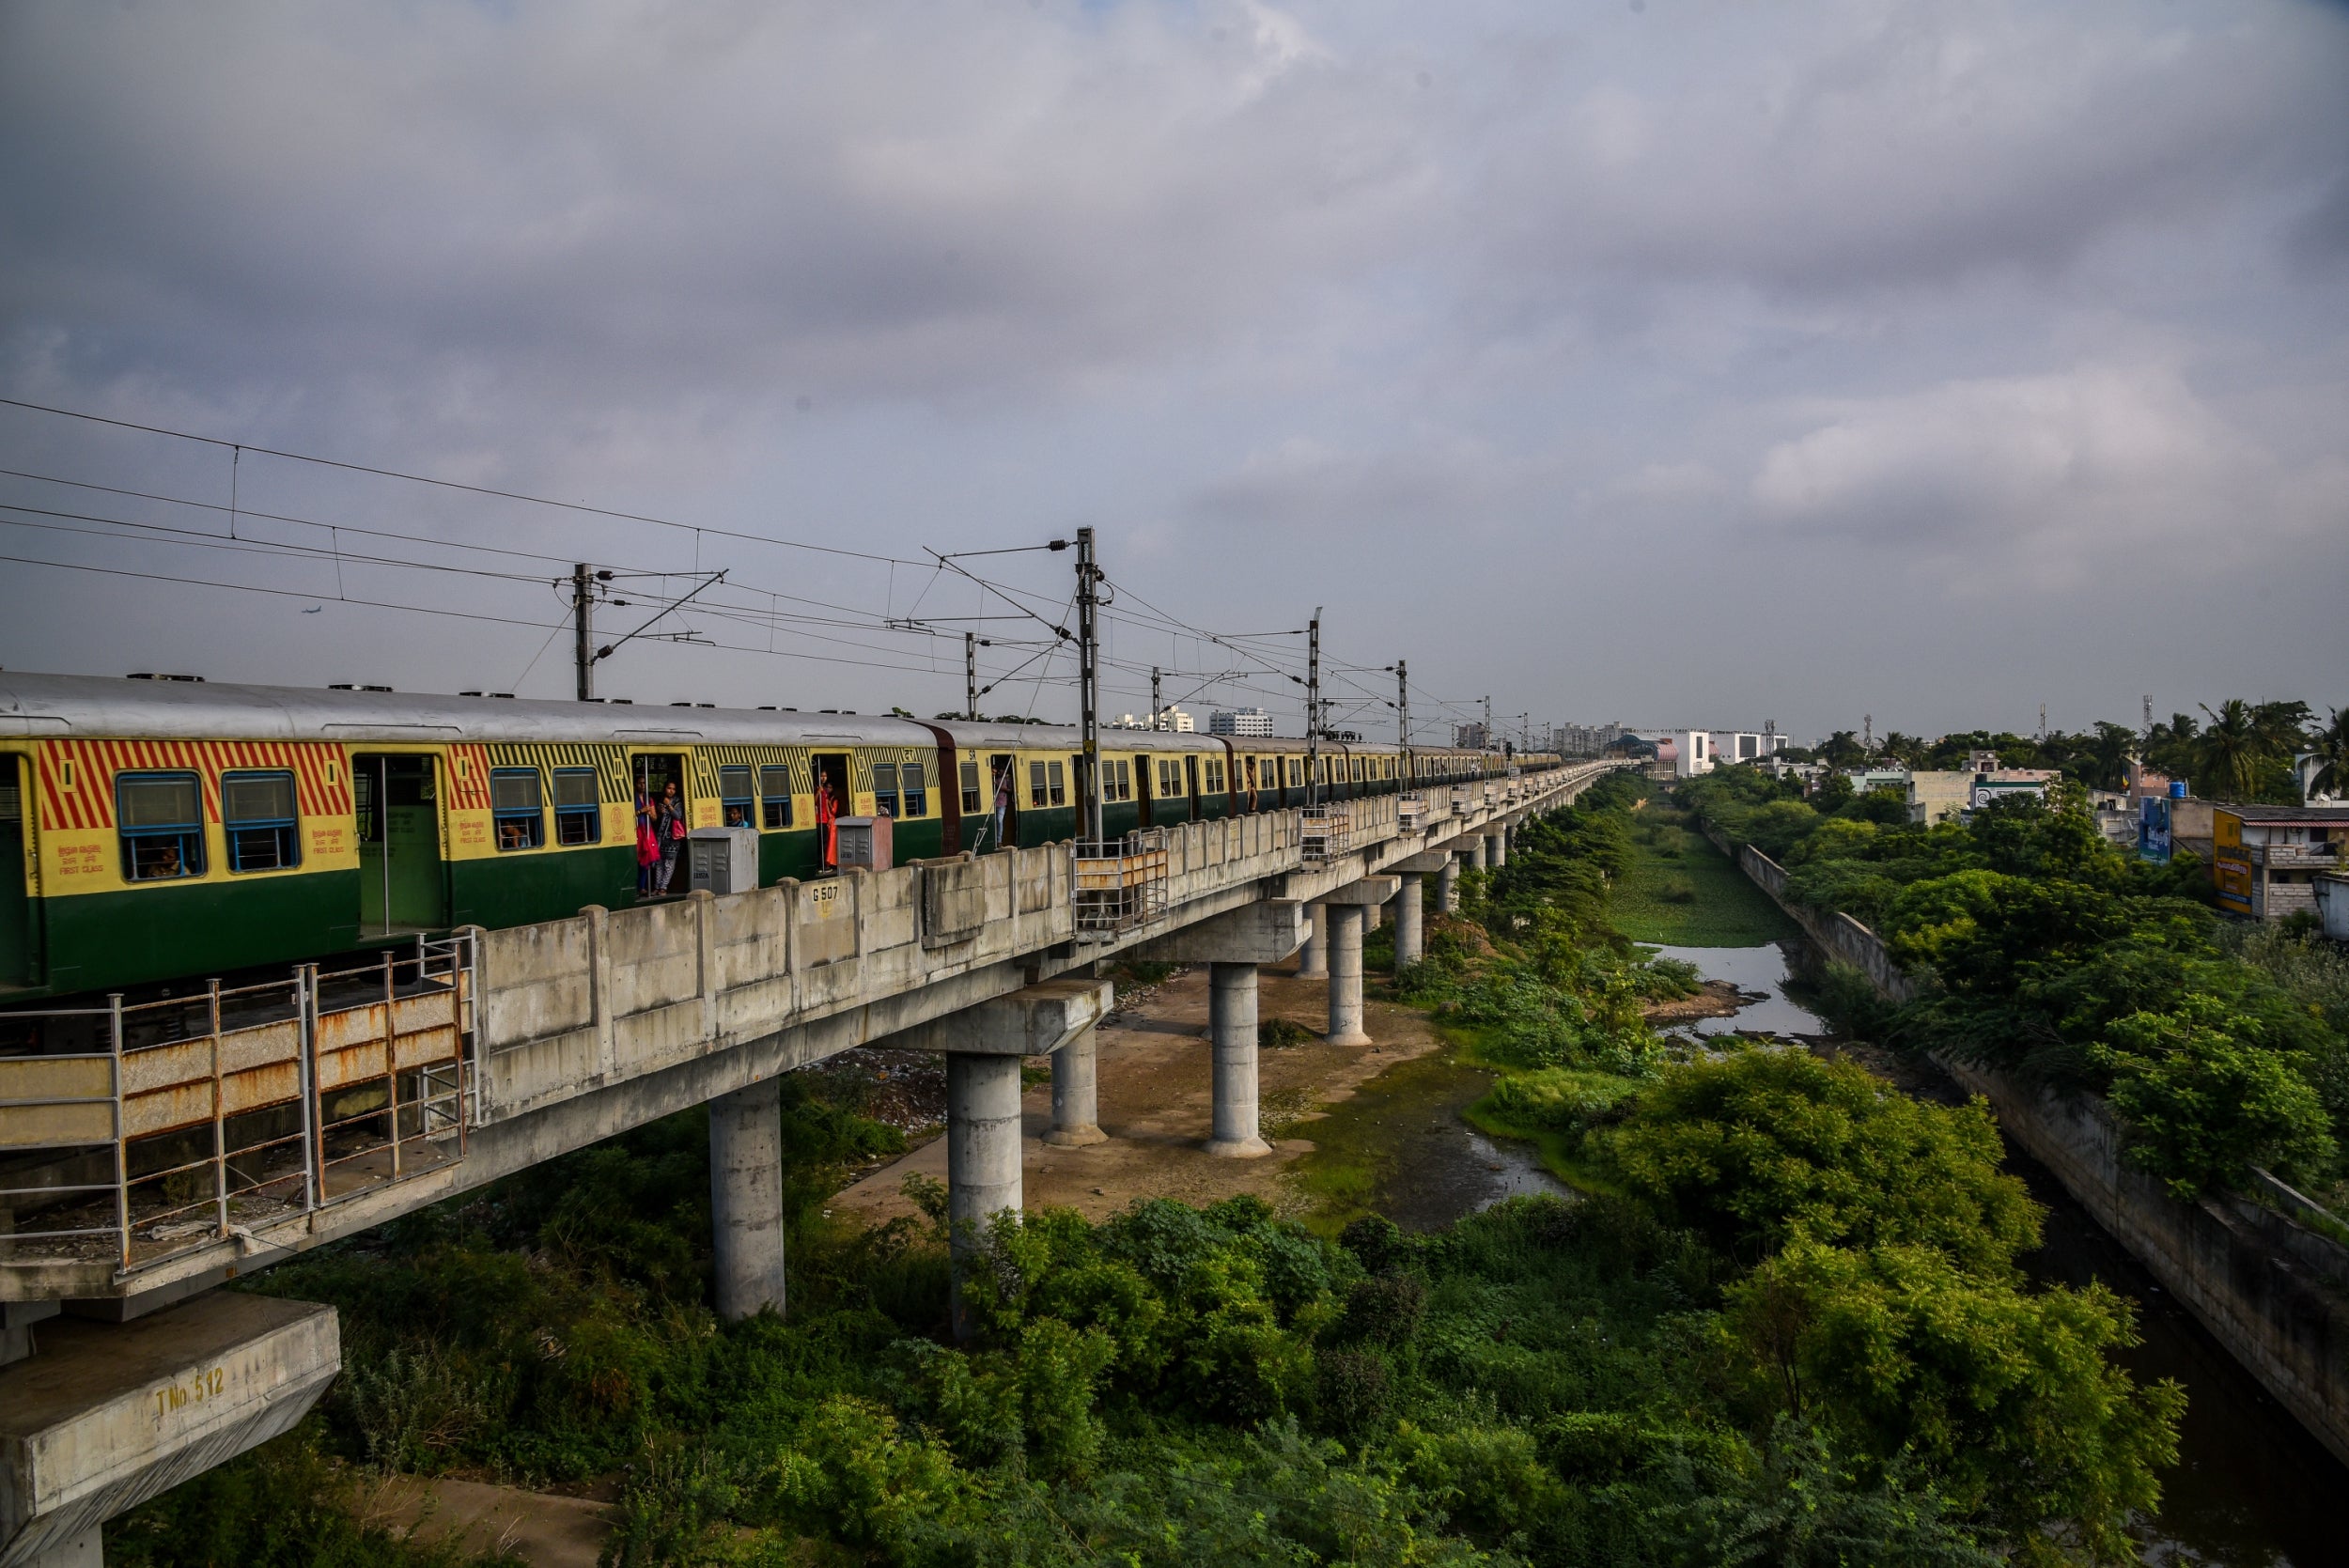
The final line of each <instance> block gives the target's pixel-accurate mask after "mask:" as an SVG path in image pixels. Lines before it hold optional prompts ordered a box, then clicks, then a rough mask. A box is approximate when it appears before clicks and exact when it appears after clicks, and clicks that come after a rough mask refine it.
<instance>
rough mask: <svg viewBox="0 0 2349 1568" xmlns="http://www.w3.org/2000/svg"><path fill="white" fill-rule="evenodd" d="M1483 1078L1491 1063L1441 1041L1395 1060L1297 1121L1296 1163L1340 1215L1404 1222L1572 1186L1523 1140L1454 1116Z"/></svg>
mask: <svg viewBox="0 0 2349 1568" xmlns="http://www.w3.org/2000/svg"><path fill="white" fill-rule="evenodd" d="M1490 1087H1492V1075H1491V1074H1490V1073H1487V1072H1484V1071H1482V1070H1480V1069H1478V1068H1475V1067H1467V1066H1462V1065H1461V1064H1460V1063H1457V1062H1455V1061H1454V1060H1453V1059H1452V1057H1451V1054H1450V1053H1449V1052H1448V1051H1438V1052H1436V1053H1434V1054H1433V1055H1429V1056H1423V1057H1419V1058H1416V1059H1414V1060H1412V1061H1409V1062H1405V1063H1398V1064H1397V1065H1396V1066H1394V1067H1392V1068H1390V1069H1389V1070H1387V1071H1386V1072H1384V1073H1381V1074H1379V1075H1378V1076H1377V1078H1375V1079H1371V1080H1370V1081H1369V1082H1367V1083H1365V1084H1363V1085H1362V1086H1361V1088H1359V1089H1357V1090H1356V1091H1355V1092H1354V1094H1353V1095H1352V1097H1351V1098H1348V1099H1345V1100H1341V1101H1339V1102H1338V1103H1337V1104H1335V1105H1333V1106H1331V1107H1330V1108H1329V1111H1328V1113H1327V1114H1325V1115H1323V1116H1321V1117H1318V1118H1316V1119H1315V1120H1314V1121H1311V1122H1305V1123H1301V1124H1299V1126H1298V1128H1297V1132H1298V1135H1299V1136H1300V1137H1304V1138H1310V1139H1312V1140H1313V1141H1314V1145H1315V1147H1314V1152H1313V1153H1312V1154H1310V1155H1307V1156H1306V1157H1304V1159H1303V1160H1301V1161H1299V1174H1300V1175H1301V1176H1302V1177H1303V1178H1304V1180H1305V1183H1306V1185H1307V1187H1308V1188H1313V1189H1317V1190H1318V1192H1319V1193H1320V1195H1321V1196H1322V1198H1323V1200H1324V1201H1325V1202H1326V1203H1329V1204H1330V1208H1331V1209H1332V1210H1334V1211H1335V1212H1336V1213H1337V1215H1338V1216H1339V1217H1340V1218H1351V1217H1352V1216H1353V1215H1355V1214H1359V1213H1374V1214H1383V1215H1385V1216H1386V1217H1387V1218H1388V1219H1392V1220H1393V1221H1394V1222H1395V1223H1396V1224H1398V1225H1400V1226H1402V1227H1403V1228H1404V1229H1405V1230H1410V1231H1431V1230H1436V1229H1439V1228H1440V1227H1442V1226H1445V1225H1449V1224H1451V1223H1452V1222H1453V1221H1454V1220H1455V1219H1462V1218H1464V1217H1466V1216H1468V1215H1471V1214H1476V1213H1479V1212H1481V1211H1482V1210H1485V1209H1488V1208H1490V1207H1492V1206H1493V1205H1494V1204H1495V1203H1500V1202H1501V1201H1502V1200H1504V1199H1508V1198H1515V1197H1519V1196H1522V1195H1525V1194H1530V1193H1550V1194H1553V1195H1555V1196H1559V1197H1571V1196H1573V1191H1572V1189H1571V1188H1568V1187H1566V1185H1565V1184H1564V1183H1563V1182H1561V1181H1559V1180H1558V1179H1557V1178H1556V1177H1554V1176H1552V1175H1551V1174H1550V1173H1549V1172H1548V1171H1546V1170H1544V1169H1543V1168H1542V1163H1541V1156H1540V1155H1539V1154H1538V1153H1537V1152H1536V1151H1535V1150H1534V1148H1533V1147H1532V1145H1531V1144H1527V1143H1519V1142H1517V1141H1514V1140H1505V1139H1491V1138H1487V1137H1486V1136H1485V1135H1484V1134H1483V1133H1481V1132H1479V1131H1477V1130H1476V1129H1475V1128H1474V1127H1472V1126H1469V1125H1468V1123H1467V1122H1466V1121H1464V1120H1462V1119H1461V1112H1462V1111H1464V1110H1467V1109H1468V1108H1469V1107H1470V1105H1472V1104H1474V1103H1475V1102H1476V1101H1477V1100H1478V1099H1480V1098H1482V1097H1483V1095H1484V1094H1485V1091H1486V1090H1487V1089H1489V1088H1490Z"/></svg>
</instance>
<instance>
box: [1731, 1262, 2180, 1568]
mask: <svg viewBox="0 0 2349 1568" xmlns="http://www.w3.org/2000/svg"><path fill="white" fill-rule="evenodd" d="M1728 1297H1729V1299H1728V1317H1729V1324H1730V1333H1731V1335H1732V1337H1733V1340H1734V1342H1735V1343H1736V1345H1737V1346H1738V1347H1739V1348H1740V1349H1742V1350H1743V1351H1744V1353H1745V1354H1746V1356H1747V1357H1748V1358H1750V1359H1749V1360H1748V1363H1747V1364H1748V1365H1749V1366H1750V1369H1751V1371H1752V1374H1753V1376H1754V1386H1755V1388H1756V1389H1765V1390H1767V1391H1768V1393H1767V1395H1766V1396H1765V1397H1768V1396H1770V1395H1774V1396H1775V1398H1776V1400H1777V1401H1778V1402H1779V1403H1781V1405H1782V1406H1783V1407H1784V1408H1786V1409H1787V1410H1788V1411H1789V1412H1790V1413H1793V1414H1796V1415H1797V1416H1809V1417H1811V1418H1812V1419H1814V1420H1819V1419H1823V1420H1824V1421H1826V1423H1827V1424H1828V1427H1829V1429H1830V1430H1832V1431H1834V1432H1836V1433H1838V1434H1840V1435H1842V1436H1844V1437H1845V1438H1846V1439H1847V1440H1851V1441H1853V1442H1854V1443H1855V1445H1856V1446H1858V1447H1859V1448H1860V1449H1861V1450H1862V1451H1864V1452H1872V1453H1874V1454H1875V1456H1876V1457H1877V1458H1878V1459H1879V1460H1881V1461H1884V1462H1887V1463H1890V1462H1894V1461H1897V1460H1899V1459H1902V1458H1905V1457H1909V1458H1914V1459H1916V1460H1919V1461H1921V1462H1922V1463H1923V1465H1924V1466H1925V1467H1926V1468H1927V1471H1928V1473H1930V1474H1931V1475H1933V1476H1934V1478H1935V1480H1936V1482H1937V1483H1938V1485H1939V1486H1940V1487H1941V1488H1942V1489H1943V1490H1944V1491H1945V1493H1946V1495H1947V1496H1948V1497H1949V1498H1951V1500H1952V1501H1953V1502H1955V1503H1957V1504H1959V1505H1960V1506H1961V1507H1965V1508H1968V1509H1969V1510H1971V1511H1974V1512H1976V1513H1977V1514H1979V1515H1980V1516H1983V1517H1985V1518H1986V1519H1988V1520H1989V1521H1990V1522H1992V1523H1993V1524H1994V1526H1995V1527H1996V1528H1997V1529H1999V1531H2000V1532H2001V1533H2002V1534H2004V1535H2005V1536H2006V1537H2007V1538H2008V1539H2009V1540H2010V1541H2012V1542H2013V1543H2015V1545H2016V1547H2017V1548H2018V1551H2017V1560H2020V1561H2024V1562H2044V1563H2056V1562H2066V1561H2077V1560H2079V1559H2080V1558H2081V1557H2083V1556H2084V1557H2086V1558H2087V1559H2088V1560H2091V1561H2094V1562H2134V1561H2136V1560H2137V1555H2136V1549H2135V1547H2134V1545H2132V1544H2131V1543H2130V1541H2129V1539H2128V1536H2127V1532H2126V1526H2127V1523H2128V1519H2129V1516H2130V1515H2131V1514H2133V1513H2147V1512H2151V1510H2152V1509H2153V1508H2154V1506H2155V1503H2156V1502H2157V1501H2158V1499H2159V1498H2160V1495H2161V1488H2160V1483H2159V1482H2158V1480H2157V1479H2156V1472H2157V1471H2158V1470H2159V1469H2160V1468H2161V1467H2164V1466H2167V1465H2170V1464H2174V1463H2175V1462H2176V1460H2177V1452H2178V1441H2177V1423H2178V1417H2179V1415H2180V1414H2181V1413H2182V1412H2183V1411H2184V1409H2185V1407H2186V1395H2185V1393H2184V1392H2183V1391H2182V1390H2181V1389H2179V1388H2178V1386H2177V1385H2176V1384H2174V1383H2170V1382H2162V1383H2156V1384H2155V1385H2153V1386H2152V1387H2150V1388H2143V1389H2140V1388H2139V1387H2137V1386H2136V1384H2135V1383H2134V1381H2133V1380H2132V1379H2131V1378H2130V1376H2129V1374H2127V1373H2126V1372H2124V1371H2123V1370H2122V1369H2121V1368H2120V1367H2119V1366H2118V1365H2116V1364H2114V1361H2113V1359H2112V1356H2111V1353H2112V1352H2113V1351H2115V1350H2119V1349H2123V1348H2125V1347H2127V1346H2128V1345H2131V1344H2134V1343H2137V1334H2136V1331H2135V1323H2134V1320H2133V1317H2132V1315H2131V1313H2130V1311H2129V1306H2128V1303H2127V1302H2126V1301H2124V1300H2123V1299H2122V1298H2121V1297H2120V1296H2115V1295H2113V1294H2112V1292H2111V1291H2109V1290H2108V1289H2107V1288H2106V1287H2105V1286H2104V1285H2103V1284H2101V1283H2097V1284H2092V1285H2090V1286H2089V1287H2088V1288H2087V1289H2086V1290H2078V1291H2075V1290H2067V1289H2064V1288H2062V1287H2061V1286H2057V1287H2053V1288H2050V1289H2047V1290H2044V1291H2037V1292H2030V1293H2025V1292H2023V1291H2020V1290H2017V1289H2015V1286H2014V1285H2013V1284H2011V1283H2009V1282H2008V1281H2004V1280H1997V1281H1985V1280H1980V1279H1974V1278H1969V1277H1968V1276H1967V1275H1966V1274H1965V1273H1964V1272H1962V1271H1961V1270H1960V1269H1959V1268H1958V1267H1957V1266H1956V1265H1953V1264H1952V1262H1951V1260H1950V1259H1949V1257H1948V1256H1947V1255H1946V1254H1944V1253H1942V1252H1939V1251H1937V1250H1934V1249H1932V1248H1929V1247H1903V1246H1892V1247H1877V1248H1872V1249H1869V1250H1864V1251H1852V1250H1843V1249H1840V1248H1828V1247H1821V1246H1819V1245H1817V1244H1816V1243H1812V1242H1803V1243H1799V1244H1797V1246H1795V1247H1792V1248H1790V1249H1789V1250H1787V1251H1785V1252H1784V1253H1782V1254H1781V1255H1780V1256H1778V1257H1776V1258H1773V1259H1771V1260H1769V1261H1768V1262H1767V1263H1766V1264H1764V1265H1762V1266H1761V1267H1760V1268H1758V1269H1756V1270H1755V1271H1754V1273H1753V1274H1752V1275H1751V1276H1750V1278H1749V1279H1747V1280H1746V1281H1743V1282H1742V1283H1739V1284H1737V1285H1735V1286H1732V1287H1731V1288H1730V1290H1729V1292H1728Z"/></svg>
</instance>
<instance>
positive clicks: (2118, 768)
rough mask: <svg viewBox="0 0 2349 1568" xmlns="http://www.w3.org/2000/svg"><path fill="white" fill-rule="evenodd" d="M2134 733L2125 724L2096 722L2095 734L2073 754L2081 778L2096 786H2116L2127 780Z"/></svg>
mask: <svg viewBox="0 0 2349 1568" xmlns="http://www.w3.org/2000/svg"><path fill="white" fill-rule="evenodd" d="M2137 748H2138V737H2137V732H2136V731H2135V730H2133V729H2130V728H2129V727H2128V726H2127V725H2126V724H2115V723H2112V722H2109V721H2108V720H2104V719H2099V720H2097V721H2096V733H2095V735H2094V736H2093V737H2091V738H2089V739H2088V740H2087V741H2085V743H2083V744H2082V745H2081V747H2080V748H2079V750H2078V752H2077V753H2076V757H2077V771H2078V773H2079V776H2080V778H2081V779H2082V780H2084V781H2085V782H2086V783H2088V784H2092V785H2093V786H2094V787H2095V788H2098V789H2120V788H2123V786H2125V785H2126V784H2127V783H2128V779H2129V759H2130V758H2132V757H2134V756H2136V755H2137Z"/></svg>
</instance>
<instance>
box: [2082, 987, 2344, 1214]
mask: <svg viewBox="0 0 2349 1568" xmlns="http://www.w3.org/2000/svg"><path fill="white" fill-rule="evenodd" d="M2236 1022H2237V1013H2236V1010H2235V1009H2234V1008H2233V1007H2232V1006H2231V1005H2229V1004H2228V1003H2227V1002H2225V1001H2220V1000H2219V999H2218V998H2217V997H2213V996H2210V995H2208V994H2206V993H2197V994H2191V995H2188V996H2186V997H2184V998H2181V999H2180V1001H2179V1002H2178V1004H2177V1007H2176V1009H2175V1010H2174V1011H2172V1012H2168V1013H2135V1014H2131V1015H2130V1016H2129V1017H2124V1018H2121V1019H2119V1020H2117V1021H2116V1022H2114V1023H2113V1025H2112V1026H2111V1028H2110V1030H2109V1031H2108V1033H2107V1036H2106V1041H2105V1043H2103V1044H2101V1045H2099V1046H2098V1047H2097V1048H2095V1059H2096V1061H2097V1063H2098V1065H2100V1066H2102V1067H2103V1068H2105V1070H2106V1071H2108V1072H2109V1073H2110V1074H2111V1075H2112V1088H2111V1091H2110V1094H2111V1098H2112V1106H2113V1109H2114V1110H2118V1111H2119V1112H2120V1113H2121V1114H2122V1116H2123V1119H2125V1120H2126V1122H2127V1123H2128V1127H2129V1144H2130V1149H2129V1154H2130V1157H2131V1158H2132V1159H2134V1160H2135V1161H2136V1162H2137V1163H2138V1164H2139V1165H2140V1166H2143V1167H2144V1168H2145V1169H2146V1170H2148V1171H2151V1172H2153V1173H2154V1174H2155V1175H2156V1176H2159V1177H2160V1178H2161V1179H2162V1180H2163V1181H2165V1182H2167V1183H2168V1184H2169V1185H2170V1191H2171V1193H2173V1194H2174V1195H2176V1196H2177V1197H2180V1198H2185V1199H2191V1198H2194V1197H2197V1196H2199V1195H2200V1194H2201V1193H2202V1192H2204V1191H2207V1190H2209V1189H2211V1188H2224V1187H2233V1188H2240V1187H2242V1186H2244V1185H2245V1184H2246V1183H2247V1182H2248V1180H2249V1179H2250V1169H2251V1167H2252V1166H2253V1165H2272V1166H2276V1167H2279V1168H2280V1169H2281V1170H2282V1171H2283V1172H2285V1173H2286V1174H2288V1175H2289V1174H2297V1173H2303V1172H2312V1171H2318V1170H2321V1169H2323V1168H2324V1167H2325V1166H2326V1164H2327V1163H2329V1162H2330V1160H2331V1158H2332V1156H2333V1140H2332V1135H2331V1134H2330V1133H2329V1132H2328V1131H2327V1130H2326V1117H2325V1107H2324V1104H2323V1102H2322V1101H2320V1100H2319V1099H2318V1098H2317V1096H2316V1091H2315V1090H2314V1089H2312V1088H2310V1086H2309V1083H2308V1080H2307V1079H2303V1078H2301V1077H2300V1075H2299V1074H2297V1073H2295V1072H2294V1071H2293V1070H2292V1067H2291V1065H2290V1063H2288V1062H2287V1061H2286V1060H2285V1059H2284V1057H2283V1056H2282V1055H2281V1054H2280V1053H2279V1052H2278V1051H2275V1050H2271V1049H2267V1048H2264V1047H2263V1046H2261V1045H2259V1044H2256V1043H2254V1042H2252V1041H2249V1040H2247V1039H2244V1038H2242V1037H2241V1036H2240V1035H2239V1034H2238V1033H2237V1032H2236V1029H2235V1025H2236Z"/></svg>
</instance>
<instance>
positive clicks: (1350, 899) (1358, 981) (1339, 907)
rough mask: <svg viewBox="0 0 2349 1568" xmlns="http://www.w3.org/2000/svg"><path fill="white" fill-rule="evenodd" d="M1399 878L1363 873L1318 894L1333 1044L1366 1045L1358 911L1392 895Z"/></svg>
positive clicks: (1367, 1039)
mask: <svg viewBox="0 0 2349 1568" xmlns="http://www.w3.org/2000/svg"><path fill="white" fill-rule="evenodd" d="M1400 885H1401V878H1399V877H1363V878H1362V879H1361V881H1359V882H1350V883H1348V884H1347V885H1346V886H1345V887H1343V888H1340V889H1339V890H1338V891H1337V892H1335V893H1330V894H1329V895H1327V896H1326V897H1324V898H1322V899H1321V900H1320V901H1319V903H1320V905H1321V906H1325V907H1327V908H1328V910H1329V921H1330V1032H1329V1033H1328V1034H1327V1035H1325V1036H1323V1037H1324V1038H1325V1039H1327V1040H1328V1041H1329V1042H1330V1044H1331V1045H1333V1046H1366V1045H1368V1044H1370V1036H1369V1035H1368V1034H1366V1033H1364V1032H1362V926H1363V924H1364V922H1363V918H1362V911H1363V910H1364V909H1366V908H1375V907H1376V906H1377V905H1380V904H1384V903H1385V902H1386V901H1387V900H1388V899H1390V898H1392V897H1393V896H1394V893H1395V889H1396V888H1397V887H1398V886H1400Z"/></svg>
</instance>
